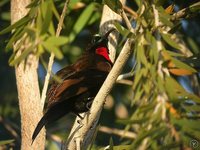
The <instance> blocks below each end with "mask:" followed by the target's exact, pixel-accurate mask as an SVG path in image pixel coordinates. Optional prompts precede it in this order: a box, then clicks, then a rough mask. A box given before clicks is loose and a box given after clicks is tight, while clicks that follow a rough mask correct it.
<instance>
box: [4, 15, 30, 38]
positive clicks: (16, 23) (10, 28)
mask: <svg viewBox="0 0 200 150" xmlns="http://www.w3.org/2000/svg"><path fill="white" fill-rule="evenodd" d="M30 20H31V18H30V17H29V16H28V15H26V16H25V17H23V18H22V19H20V20H19V21H17V22H15V23H14V24H12V25H10V26H8V27H7V28H5V29H3V30H2V31H1V32H0V35H2V34H5V33H8V32H10V31H11V30H13V29H15V28H18V27H19V26H22V25H24V24H26V23H28V22H29V21H30Z"/></svg>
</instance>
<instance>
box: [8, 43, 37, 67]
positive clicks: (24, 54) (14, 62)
mask: <svg viewBox="0 0 200 150" xmlns="http://www.w3.org/2000/svg"><path fill="white" fill-rule="evenodd" d="M33 49H34V46H33V45H31V46H30V47H29V48H27V49H26V50H24V51H23V52H22V53H21V55H19V56H17V58H15V57H13V56H12V57H13V58H14V60H11V59H10V62H9V64H10V65H11V66H15V65H18V64H19V63H20V62H21V61H23V60H24V59H26V58H27V56H28V55H29V54H30V53H31V52H32V51H33ZM15 56H16V55H15Z"/></svg>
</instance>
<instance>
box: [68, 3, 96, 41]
mask: <svg viewBox="0 0 200 150" xmlns="http://www.w3.org/2000/svg"><path fill="white" fill-rule="evenodd" d="M94 9H95V4H94V3H91V4H90V5H88V6H87V8H85V9H84V11H83V12H82V14H81V15H80V16H79V18H78V19H77V21H76V23H75V25H74V27H73V28H72V30H71V33H70V35H69V42H70V43H71V42H72V41H74V39H75V37H76V36H77V34H78V33H79V32H80V31H81V30H82V29H83V27H84V26H85V25H86V24H87V23H88V21H89V19H90V17H91V16H92V13H93V11H94Z"/></svg>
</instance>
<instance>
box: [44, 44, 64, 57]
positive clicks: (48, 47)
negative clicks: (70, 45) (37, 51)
mask: <svg viewBox="0 0 200 150" xmlns="http://www.w3.org/2000/svg"><path fill="white" fill-rule="evenodd" d="M42 45H43V46H44V48H45V49H46V50H47V51H48V52H50V53H51V52H53V53H54V54H55V56H56V57H57V58H58V59H62V58H63V54H62V53H61V51H60V50H59V49H58V47H56V46H55V45H53V44H52V43H49V42H46V41H45V42H42Z"/></svg>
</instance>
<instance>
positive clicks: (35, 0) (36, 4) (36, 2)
mask: <svg viewBox="0 0 200 150" xmlns="http://www.w3.org/2000/svg"><path fill="white" fill-rule="evenodd" d="M40 2H41V0H33V1H32V2H31V3H30V4H29V5H28V6H26V8H32V7H36V6H38V5H39V4H40Z"/></svg>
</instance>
